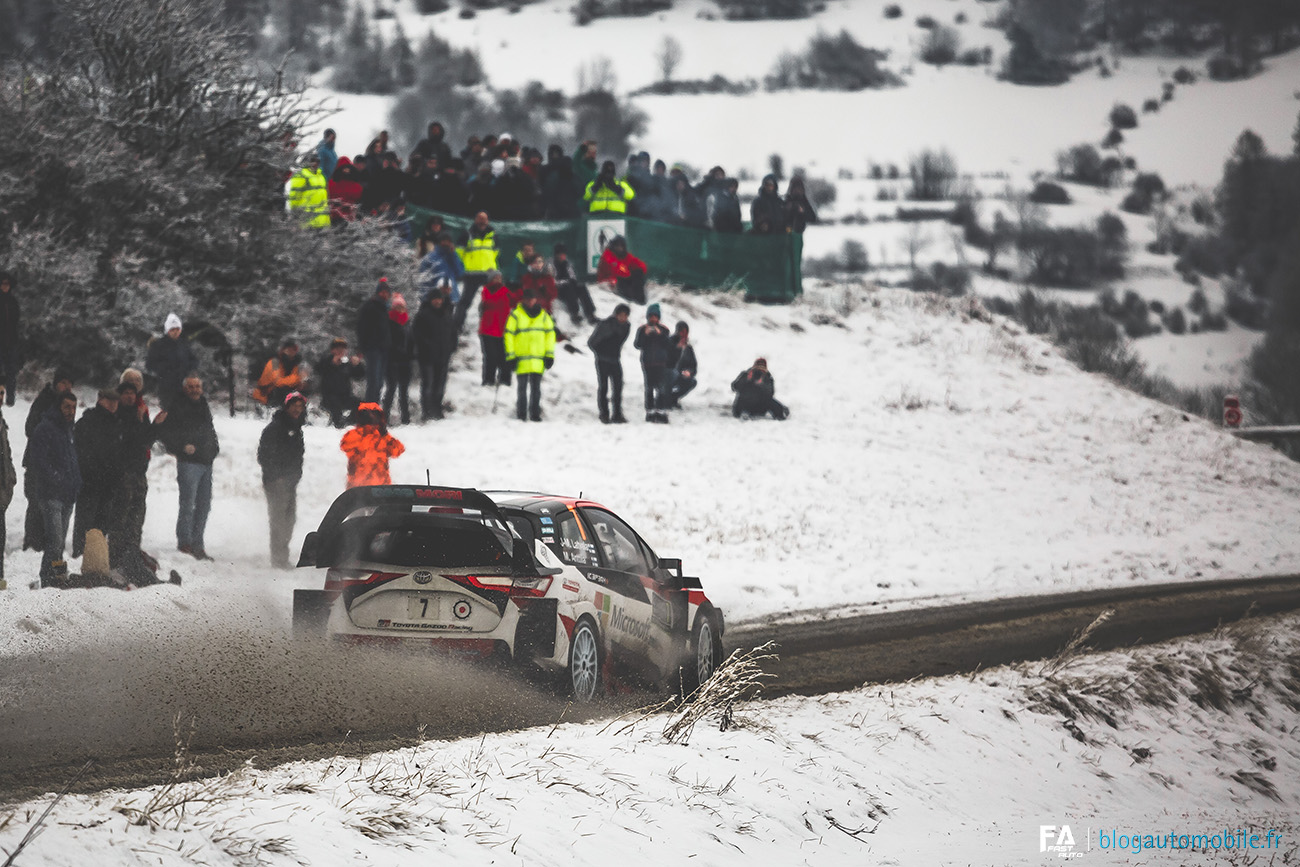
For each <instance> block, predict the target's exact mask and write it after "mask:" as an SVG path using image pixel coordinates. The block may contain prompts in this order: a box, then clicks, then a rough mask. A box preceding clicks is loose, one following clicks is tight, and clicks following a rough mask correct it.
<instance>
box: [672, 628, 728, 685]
mask: <svg viewBox="0 0 1300 867" xmlns="http://www.w3.org/2000/svg"><path fill="white" fill-rule="evenodd" d="M687 650H688V653H687V656H686V658H685V659H684V660H683V661H682V668H681V677H680V678H679V680H680V682H681V689H682V698H690V696H691V695H693V694H694V693H695V691H696V690H698V689H699V688H700V686H701V685H702V684H703V683H704V682H705V681H707V680H708V679H709V678H710V677H712V676H713V673H714V672H715V671H717V670H718V666H720V665H721V664H722V636H721V635H720V634H719V633H718V624H717V622H716V621H715V620H714V619H713V618H712V617H710V616H709V615H708V613H706V612H703V611H701V612H700V614H699V616H697V617H696V618H695V628H694V629H692V630H691V640H690V643H689V645H688V646H687Z"/></svg>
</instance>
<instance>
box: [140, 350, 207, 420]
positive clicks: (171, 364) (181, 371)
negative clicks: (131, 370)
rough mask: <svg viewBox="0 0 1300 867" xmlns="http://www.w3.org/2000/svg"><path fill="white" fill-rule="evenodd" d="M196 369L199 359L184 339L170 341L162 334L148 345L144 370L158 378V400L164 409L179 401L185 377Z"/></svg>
mask: <svg viewBox="0 0 1300 867" xmlns="http://www.w3.org/2000/svg"><path fill="white" fill-rule="evenodd" d="M198 367H199V357H198V356H197V355H195V354H194V347H192V346H190V342H189V340H187V339H185V338H184V337H178V338H177V339H175V340H172V339H171V338H170V337H168V336H167V335H165V334H164V335H163V336H162V337H158V338H155V339H154V340H152V341H151V342H150V343H149V352H148V353H147V354H146V355H145V361H144V368H145V370H147V371H148V372H149V373H152V374H153V375H154V376H155V377H157V378H158V399H159V400H160V401H161V402H162V404H163V406H164V407H170V406H171V404H172V403H173V402H175V401H177V400H179V399H181V397H182V385H183V383H184V380H185V377H186V376H187V375H188V374H190V373H192V372H194V371H195V370H198Z"/></svg>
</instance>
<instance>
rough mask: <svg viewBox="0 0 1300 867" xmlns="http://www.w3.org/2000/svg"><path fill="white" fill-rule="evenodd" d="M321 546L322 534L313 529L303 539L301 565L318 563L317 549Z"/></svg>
mask: <svg viewBox="0 0 1300 867" xmlns="http://www.w3.org/2000/svg"><path fill="white" fill-rule="evenodd" d="M319 546H320V534H319V533H317V532H316V531H315V530H312V531H311V532H310V533H308V534H307V538H306V539H303V540H302V553H301V554H299V555H298V565H299V566H315V565H316V549H317V548H318V547H319Z"/></svg>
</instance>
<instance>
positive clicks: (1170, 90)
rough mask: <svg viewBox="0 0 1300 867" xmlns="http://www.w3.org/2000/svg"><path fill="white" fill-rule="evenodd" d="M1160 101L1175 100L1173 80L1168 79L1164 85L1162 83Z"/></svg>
mask: <svg viewBox="0 0 1300 867" xmlns="http://www.w3.org/2000/svg"><path fill="white" fill-rule="evenodd" d="M1160 101H1161V102H1173V101H1174V85H1173V82H1171V81H1166V82H1165V83H1164V84H1163V85H1161V87H1160Z"/></svg>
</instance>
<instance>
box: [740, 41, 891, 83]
mask: <svg viewBox="0 0 1300 867" xmlns="http://www.w3.org/2000/svg"><path fill="white" fill-rule="evenodd" d="M885 57H886V54H885V52H883V51H879V50H877V49H875V48H867V47H866V46H864V45H861V44H859V43H858V41H857V40H856V39H854V38H853V37H852V36H851V35H849V33H848V31H847V30H841V31H840V32H839V34H838V35H836V36H830V35H828V34H826V33H822V32H818V33H817V34H816V35H815V36H813V37H812V39H810V40H809V42H808V47H807V48H806V49H804V51H803V52H802V53H801V54H794V53H792V52H788V51H787V52H785V53H783V54H782V55H781V56H780V57H779V58H777V62H776V65H775V66H773V68H772V71H771V72H770V73H769V74H768V75H767V77H766V78H765V79H764V84H765V85H766V86H767V89H768V90H789V89H792V88H815V89H818V90H848V91H856V90H865V89H867V88H875V87H893V86H896V85H900V84H902V80H901V79H900V78H899V77H898V76H896V75H894V74H893V73H892V72H889V71H888V70H884V69H881V68H880V62H881V61H882V60H884V59H885Z"/></svg>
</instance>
